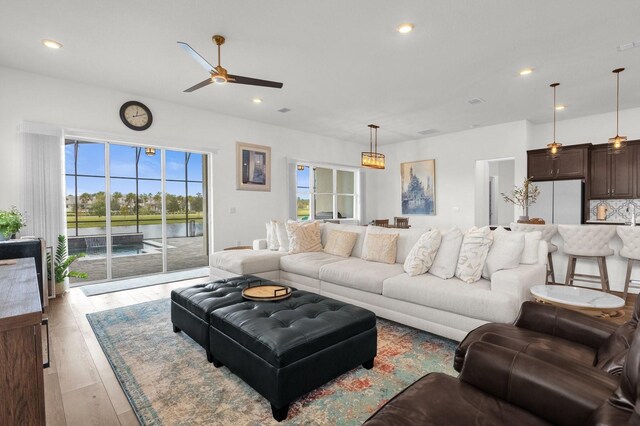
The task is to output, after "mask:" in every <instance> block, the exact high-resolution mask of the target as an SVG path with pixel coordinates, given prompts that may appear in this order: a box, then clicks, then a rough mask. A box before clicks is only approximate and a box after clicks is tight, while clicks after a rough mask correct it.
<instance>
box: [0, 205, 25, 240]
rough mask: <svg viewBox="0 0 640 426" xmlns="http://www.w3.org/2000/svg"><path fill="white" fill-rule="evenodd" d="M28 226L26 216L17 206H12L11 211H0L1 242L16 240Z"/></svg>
mask: <svg viewBox="0 0 640 426" xmlns="http://www.w3.org/2000/svg"><path fill="white" fill-rule="evenodd" d="M26 224H27V223H26V221H25V219H24V215H23V214H22V213H21V212H20V210H18V208H17V207H16V206H11V208H10V209H9V210H0V241H4V240H10V239H13V238H15V237H16V233H18V232H19V231H20V229H22V227H23V226H25V225H26Z"/></svg>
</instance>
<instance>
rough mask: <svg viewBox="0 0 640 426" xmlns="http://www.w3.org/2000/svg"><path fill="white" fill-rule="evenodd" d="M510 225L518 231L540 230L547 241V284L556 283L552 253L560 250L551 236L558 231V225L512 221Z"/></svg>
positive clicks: (513, 229)
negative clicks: (552, 241) (553, 242)
mask: <svg viewBox="0 0 640 426" xmlns="http://www.w3.org/2000/svg"><path fill="white" fill-rule="evenodd" d="M509 227H510V228H511V230H512V231H516V232H533V231H540V233H541V234H542V239H543V240H545V241H546V242H547V284H555V283H556V273H555V271H554V270H553V256H551V254H552V253H555V252H557V251H558V246H557V245H555V244H552V243H551V238H553V236H554V235H556V234H557V233H558V226H557V225H535V224H531V223H516V222H511V223H510V224H509ZM549 277H551V282H549Z"/></svg>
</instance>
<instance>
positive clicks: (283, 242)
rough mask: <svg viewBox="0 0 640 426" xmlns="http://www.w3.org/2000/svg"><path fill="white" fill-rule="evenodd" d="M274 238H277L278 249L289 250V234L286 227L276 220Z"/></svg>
mask: <svg viewBox="0 0 640 426" xmlns="http://www.w3.org/2000/svg"><path fill="white" fill-rule="evenodd" d="M276 238H277V239H278V251H289V234H287V227H286V226H285V224H284V223H282V222H276Z"/></svg>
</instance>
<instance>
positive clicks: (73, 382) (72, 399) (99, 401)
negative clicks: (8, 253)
mask: <svg viewBox="0 0 640 426" xmlns="http://www.w3.org/2000/svg"><path fill="white" fill-rule="evenodd" d="M206 281H207V278H198V279H193V280H188V281H179V282H175V283H170V284H163V285H156V286H152V287H144V288H138V289H134V290H128V291H121V292H117V293H110V294H104V295H100V296H92V297H86V296H85V295H84V293H83V292H82V290H80V289H79V288H73V289H72V290H71V291H70V292H68V293H66V294H65V295H64V296H62V297H58V298H56V299H53V300H51V301H50V302H51V303H50V305H49V307H48V310H47V313H48V315H49V320H50V333H51V367H50V368H47V369H45V370H44V385H45V404H46V411H47V424H49V425H65V424H66V425H82V426H88V425H137V424H138V421H137V419H136V416H135V414H134V413H133V411H132V409H131V406H130V405H129V402H128V401H127V398H126V396H125V395H124V392H123V391H122V389H121V388H120V385H119V384H118V381H117V379H116V377H115V375H114V374H113V371H112V370H111V366H110V365H109V362H108V361H107V358H106V357H105V355H104V353H103V352H102V349H101V347H100V344H99V343H98V341H97V339H96V337H95V335H94V334H93V330H92V329H91V326H90V325H89V322H88V321H87V318H86V316H85V314H87V313H89V312H97V311H103V310H106V309H113V308H117V307H120V306H127V305H133V304H136V303H142V302H148V301H151V300H156V299H162V298H168V297H170V294H171V290H173V289H174V288H179V287H186V286H188V285H194V284H198V283H202V282H206ZM635 300H636V297H635V296H634V295H629V297H628V299H627V306H626V307H625V315H624V317H621V318H615V319H612V321H615V322H617V323H622V322H624V321H626V320H627V319H628V318H630V315H631V312H632V310H633V304H634V303H635Z"/></svg>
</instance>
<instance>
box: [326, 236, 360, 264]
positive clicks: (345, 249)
mask: <svg viewBox="0 0 640 426" xmlns="http://www.w3.org/2000/svg"><path fill="white" fill-rule="evenodd" d="M356 241H358V234H356V233H355V232H346V231H338V230H337V229H335V230H332V231H331V232H329V237H328V238H327V242H326V243H325V245H324V252H325V253H328V254H334V255H336V256H341V257H349V256H351V251H352V250H353V246H354V245H355V244H356Z"/></svg>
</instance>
